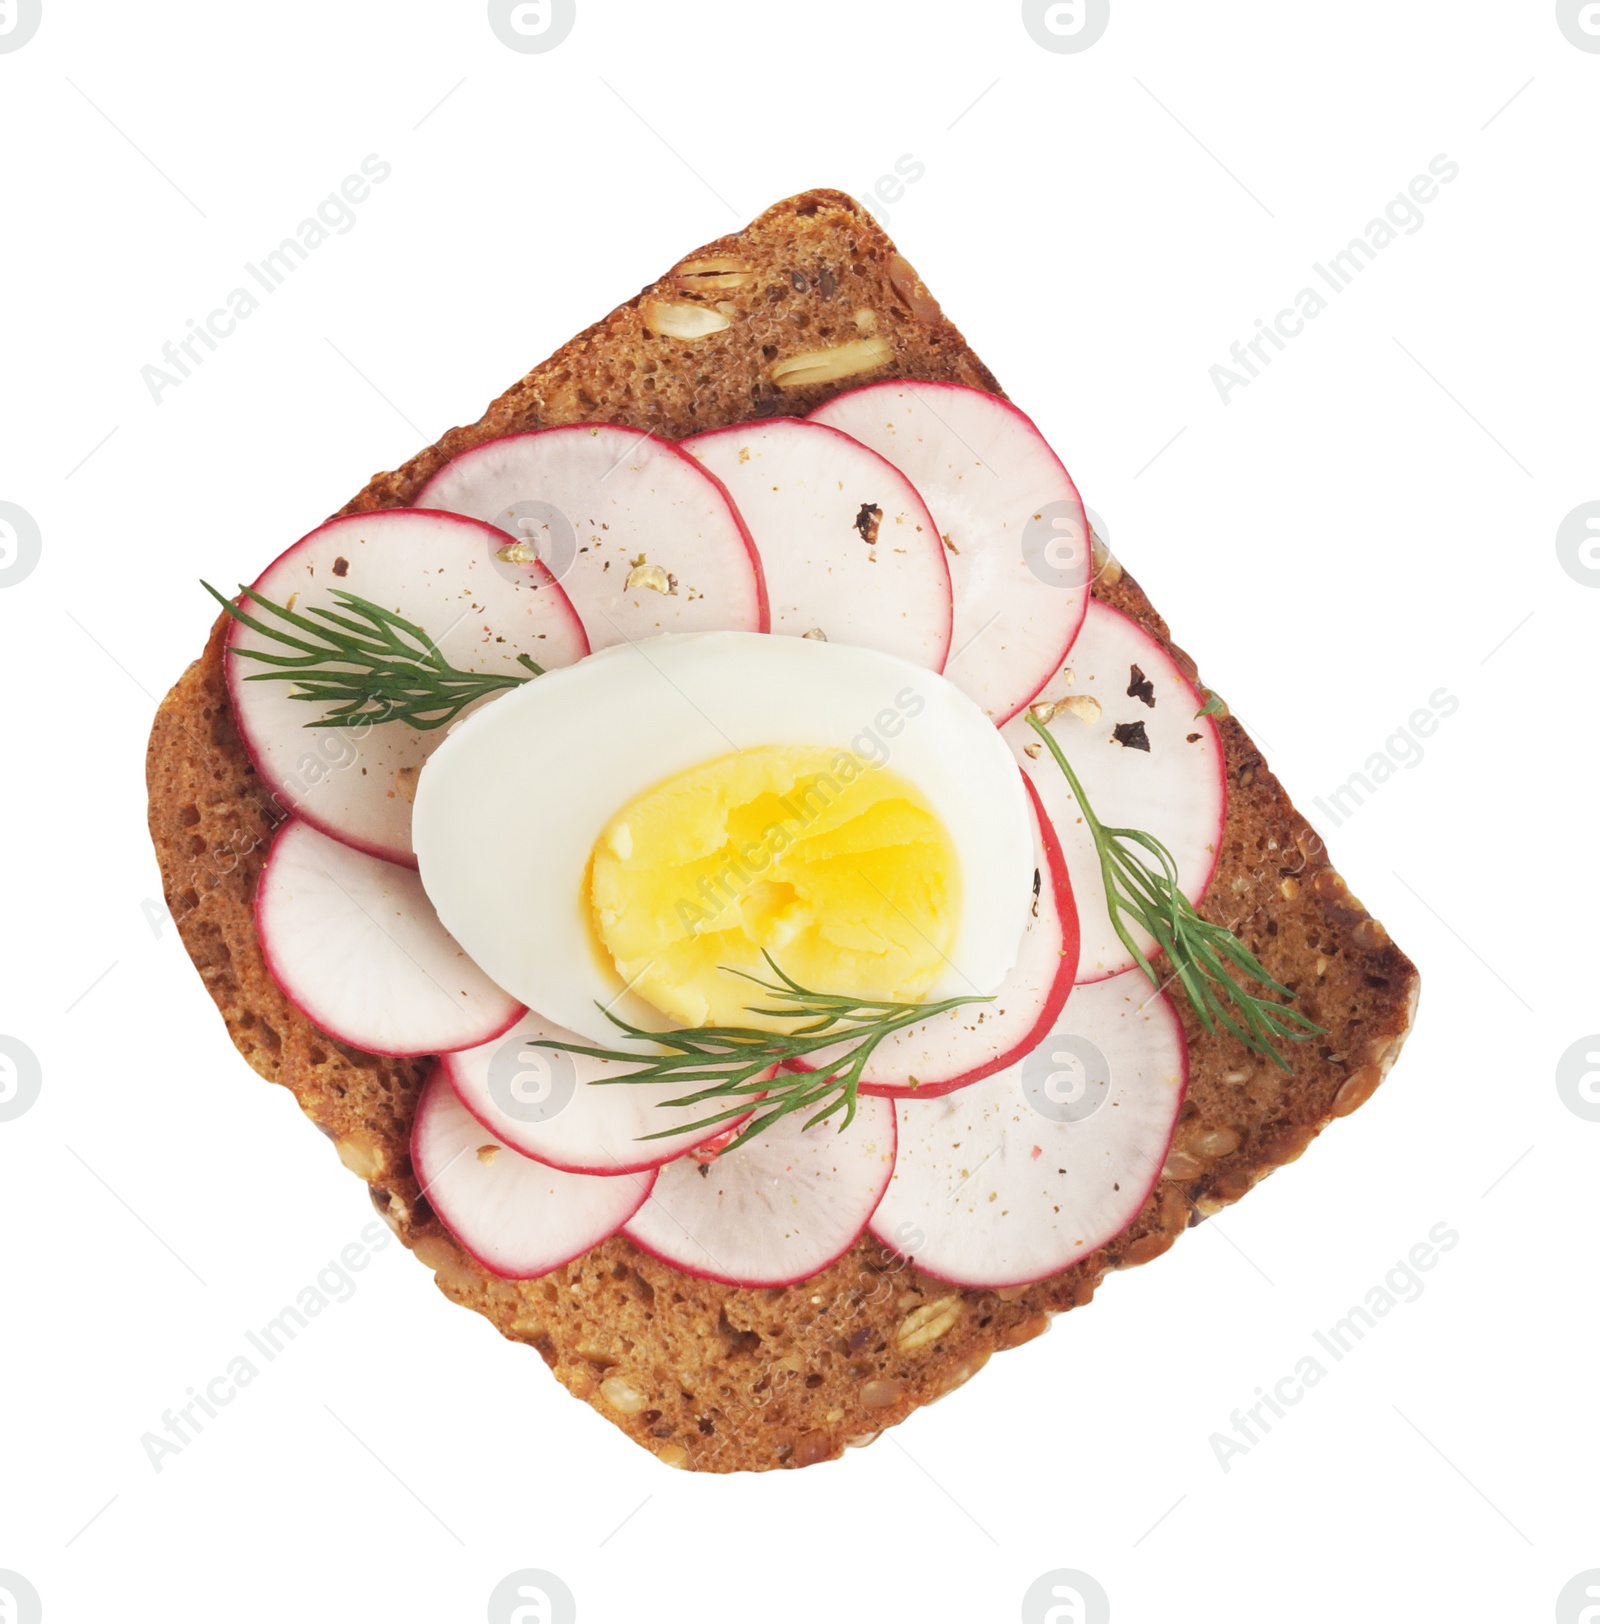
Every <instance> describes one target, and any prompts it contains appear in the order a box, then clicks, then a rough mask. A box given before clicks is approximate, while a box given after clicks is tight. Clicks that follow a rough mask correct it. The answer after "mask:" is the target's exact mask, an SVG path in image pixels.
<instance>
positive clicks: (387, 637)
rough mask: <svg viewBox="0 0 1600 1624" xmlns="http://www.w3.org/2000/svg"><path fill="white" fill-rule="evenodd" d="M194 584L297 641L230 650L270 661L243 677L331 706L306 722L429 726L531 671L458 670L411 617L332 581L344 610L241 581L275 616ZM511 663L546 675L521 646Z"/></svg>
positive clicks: (263, 627) (246, 619)
mask: <svg viewBox="0 0 1600 1624" xmlns="http://www.w3.org/2000/svg"><path fill="white" fill-rule="evenodd" d="M200 584H201V585H202V586H203V587H204V588H205V589H206V591H207V592H209V593H210V594H211V596H212V597H213V598H215V599H216V600H217V602H218V603H220V604H221V605H222V607H223V608H224V609H225V610H226V611H227V612H228V613H229V614H230V615H232V616H233V618H234V619H235V620H237V621H238V622H239V623H240V624H241V625H243V626H248V627H249V628H250V629H251V631H253V632H256V633H258V634H259V635H260V636H262V637H265V638H269V639H271V641H273V642H275V643H278V644H281V645H282V646H283V647H285V648H289V649H295V650H297V651H298V652H297V653H293V654H277V653H272V652H270V651H268V650H266V649H254V648H238V647H235V648H233V649H232V650H231V651H230V652H231V653H232V654H233V655H235V656H236V657H237V658H239V659H245V660H257V661H259V662H260V663H261V664H263V665H266V666H270V667H271V669H270V670H267V671H256V672H253V673H252V674H251V675H250V676H249V677H247V678H246V679H245V680H246V681H247V682H292V683H294V684H296V687H295V690H294V692H293V693H292V694H291V695H290V697H291V698H293V699H303V700H305V701H306V702H307V703H308V704H314V705H325V706H328V707H330V708H329V709H328V710H326V711H325V712H324V714H323V715H321V716H319V717H318V718H316V719H315V720H314V721H310V722H307V723H306V724H305V725H306V726H307V727H360V726H365V725H367V724H369V723H378V722H405V723H407V724H408V725H409V726H411V727H414V728H419V729H421V730H422V731H424V732H428V731H431V730H432V729H434V728H438V727H444V726H445V725H446V724H447V723H449V722H453V721H454V720H455V719H456V717H457V716H459V715H460V714H461V712H462V711H463V710H465V709H466V707H467V706H468V705H470V704H472V703H473V701H474V700H478V699H482V698H483V697H484V696H485V695H487V694H495V693H500V692H502V691H504V690H505V689H507V688H517V687H520V686H521V685H522V684H523V683H524V682H527V681H528V680H529V678H528V677H519V676H515V675H512V674H511V673H509V672H500V673H493V672H488V671H458V670H457V669H456V667H455V666H453V665H451V663H450V662H449V661H448V660H447V659H446V658H445V657H444V655H443V653H441V652H440V649H439V646H438V644H436V643H435V642H434V640H433V639H432V638H431V637H429V635H428V634H427V632H425V631H424V630H423V629H422V627H420V626H418V625H417V624H416V623H415V622H413V621H410V620H406V619H404V618H402V617H401V616H400V615H397V614H394V613H392V612H391V611H390V610H388V609H383V608H380V607H379V606H378V605H377V604H375V603H373V602H371V601H370V600H369V599H367V598H361V597H357V596H356V594H355V593H353V592H345V591H343V590H342V589H340V588H337V587H335V588H334V589H333V598H334V602H335V604H336V605H337V610H338V611H343V613H339V612H337V611H336V610H334V609H324V608H320V607H318V606H315V605H313V606H311V607H309V608H307V610H306V611H305V613H304V614H297V613H295V611H294V610H293V609H290V608H288V607H286V606H285V605H283V604H279V603H274V602H272V600H271V599H270V598H267V597H264V596H263V595H262V594H261V593H259V592H257V591H256V590H255V588H254V587H248V586H241V587H240V588H239V591H240V593H241V594H242V595H243V596H244V597H246V598H248V599H249V600H250V602H251V603H253V604H255V605H256V606H257V607H258V608H259V609H261V610H263V611H265V612H266V613H267V614H268V615H270V616H272V617H273V619H272V620H270V621H269V620H263V619H253V618H252V617H251V616H249V615H247V614H246V613H245V612H244V610H243V609H242V608H241V607H240V606H239V604H237V603H235V602H233V601H232V600H231V599H228V598H225V597H223V595H222V594H221V593H220V592H218V591H217V589H216V588H215V587H214V586H212V585H211V583H210V582H209V581H202V582H201V583H200ZM288 627H293V628H294V631H292V632H291V631H289V630H288V629H287V628H288ZM296 633H298V634H299V635H298V636H297V635H295V634H296ZM517 663H518V664H519V665H522V666H525V667H526V668H527V669H528V671H529V673H530V675H531V676H534V677H541V676H543V675H544V668H543V667H542V666H539V665H536V664H535V663H534V662H533V661H532V660H530V659H529V658H528V656H527V655H526V654H519V655H518V656H517Z"/></svg>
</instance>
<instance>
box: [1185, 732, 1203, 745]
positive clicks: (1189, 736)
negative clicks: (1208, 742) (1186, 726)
mask: <svg viewBox="0 0 1600 1624" xmlns="http://www.w3.org/2000/svg"><path fill="white" fill-rule="evenodd" d="M1183 738H1184V743H1185V744H1198V743H1199V742H1200V735H1199V734H1198V733H1186V734H1184V736H1183Z"/></svg>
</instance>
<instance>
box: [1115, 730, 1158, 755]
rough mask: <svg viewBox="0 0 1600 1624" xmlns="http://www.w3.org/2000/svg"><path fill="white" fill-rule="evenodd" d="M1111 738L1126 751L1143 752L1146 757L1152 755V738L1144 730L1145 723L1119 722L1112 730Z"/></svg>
mask: <svg viewBox="0 0 1600 1624" xmlns="http://www.w3.org/2000/svg"><path fill="white" fill-rule="evenodd" d="M1111 737H1112V738H1114V739H1115V740H1116V741H1117V743H1118V744H1120V745H1121V746H1122V748H1123V749H1124V750H1143V751H1144V752H1145V754H1146V755H1148V754H1149V753H1150V737H1149V735H1148V734H1147V733H1146V732H1145V730H1144V723H1143V722H1118V723H1117V725H1116V726H1115V727H1114V728H1112V730H1111Z"/></svg>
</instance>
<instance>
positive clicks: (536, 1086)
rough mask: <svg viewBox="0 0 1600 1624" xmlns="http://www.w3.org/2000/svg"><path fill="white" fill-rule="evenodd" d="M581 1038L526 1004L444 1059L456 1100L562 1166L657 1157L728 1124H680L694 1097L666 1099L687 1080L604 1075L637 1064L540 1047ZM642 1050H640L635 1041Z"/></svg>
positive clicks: (603, 1169)
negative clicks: (511, 1019)
mask: <svg viewBox="0 0 1600 1624" xmlns="http://www.w3.org/2000/svg"><path fill="white" fill-rule="evenodd" d="M552 1041H555V1042H562V1043H580V1044H581V1043H583V1042H585V1041H586V1040H585V1039H583V1038H580V1037H578V1036H577V1035H576V1034H575V1033H572V1032H569V1031H567V1030H566V1029H565V1028H564V1027H560V1026H556V1025H555V1024H554V1023H552V1022H550V1021H546V1020H545V1019H544V1018H543V1017H542V1016H539V1015H535V1014H534V1013H533V1012H532V1011H531V1010H530V1011H529V1012H528V1013H527V1014H526V1015H524V1016H523V1017H522V1019H521V1020H519V1021H518V1022H517V1023H516V1026H515V1027H514V1028H513V1030H512V1031H510V1032H509V1033H507V1034H506V1035H505V1036H504V1037H500V1038H496V1039H495V1040H494V1041H493V1042H492V1043H485V1044H482V1045H480V1046H479V1047H478V1048H476V1049H464V1050H461V1051H460V1052H459V1053H456V1054H449V1055H446V1056H445V1057H444V1059H443V1062H442V1064H443V1067H444V1072H445V1075H446V1076H447V1077H448V1078H449V1079H450V1083H451V1086H452V1087H453V1088H454V1089H455V1091H456V1093H457V1095H458V1096H459V1097H460V1099H461V1103H462V1104H463V1105H465V1106H466V1108H467V1109H468V1110H469V1111H470V1112H471V1113H472V1114H473V1115H474V1116H475V1117H476V1118H477V1119H478V1120H479V1121H480V1122H481V1123H483V1125H484V1126H485V1127H486V1128H489V1129H490V1130H491V1131H492V1132H493V1133H494V1134H495V1135H496V1136H497V1137H498V1138H499V1139H501V1140H503V1141H504V1142H505V1143H506V1144H508V1145H510V1146H511V1147H512V1148H513V1149H514V1150H517V1151H519V1152H521V1154H522V1155H524V1156H531V1157H533V1159H534V1160H535V1161H540V1162H544V1163H546V1164H548V1165H549V1166H551V1167H559V1168H564V1169H565V1170H566V1171H567V1172H569V1173H627V1172H637V1171H639V1170H641V1169H644V1168H650V1167H658V1166H660V1164H661V1163H662V1162H669V1161H671V1160H672V1159H673V1158H674V1157H676V1156H681V1155H683V1154H684V1153H685V1152H686V1151H689V1150H692V1149H694V1148H695V1146H697V1145H702V1144H704V1143H705V1142H706V1141H707V1140H708V1139H712V1138H715V1137H716V1135H717V1134H719V1133H722V1132H723V1131H724V1130H725V1128H726V1127H727V1126H729V1125H728V1124H722V1125H719V1126H717V1127H711V1128H688V1127H686V1126H684V1127H683V1131H680V1132H677V1133H674V1134H672V1135H671V1137H670V1138H666V1139H655V1138H649V1137H647V1136H648V1135H653V1134H657V1133H660V1132H662V1131H663V1130H665V1129H669V1128H672V1127H674V1126H680V1125H686V1124H689V1123H693V1122H698V1121H700V1119H701V1118H703V1117H704V1116H705V1114H706V1107H705V1106H703V1105H692V1106H676V1107H669V1106H668V1105H667V1104H666V1102H667V1101H668V1100H673V1099H678V1098H680V1097H681V1096H683V1095H684V1094H690V1093H693V1092H694V1091H695V1089H696V1087H698V1086H699V1085H697V1084H692V1083H608V1082H607V1079H608V1078H616V1077H622V1076H626V1075H627V1073H628V1072H630V1071H633V1070H635V1069H636V1067H635V1066H634V1065H631V1064H630V1065H624V1064H622V1063H621V1062H618V1061H609V1060H594V1059H590V1058H589V1057H588V1056H586V1055H576V1054H568V1053H567V1052H566V1051H565V1050H561V1049H551V1048H549V1047H547V1045H548V1044H549V1043H551V1042H552ZM640 1058H641V1060H643V1059H644V1058H646V1056H645V1054H644V1052H643V1051H641V1056H640Z"/></svg>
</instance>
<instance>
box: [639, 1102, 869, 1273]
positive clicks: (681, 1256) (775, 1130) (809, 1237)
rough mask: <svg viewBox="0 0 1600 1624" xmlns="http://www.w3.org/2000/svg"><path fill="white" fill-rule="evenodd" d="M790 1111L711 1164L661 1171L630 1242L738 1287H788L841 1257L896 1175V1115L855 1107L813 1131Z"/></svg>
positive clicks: (684, 1163)
mask: <svg viewBox="0 0 1600 1624" xmlns="http://www.w3.org/2000/svg"><path fill="white" fill-rule="evenodd" d="M808 1115H809V1113H807V1112H804V1111H793V1112H791V1113H790V1114H789V1115H788V1116H786V1117H784V1118H783V1119H782V1120H781V1121H779V1122H777V1123H776V1124H774V1125H773V1126H772V1127H770V1128H768V1129H766V1130H765V1131H764V1132H762V1133H760V1134H758V1135H757V1136H756V1137H755V1138H754V1139H753V1140H751V1141H750V1142H749V1143H748V1144H743V1145H735V1146H734V1147H733V1148H731V1149H729V1150H727V1151H726V1152H724V1153H723V1154H722V1155H720V1156H717V1157H716V1158H715V1159H713V1160H711V1161H701V1160H697V1159H696V1158H695V1157H693V1156H686V1157H683V1158H680V1159H679V1160H678V1161H675V1162H669V1163H668V1164H667V1165H666V1166H665V1167H663V1168H662V1169H661V1174H660V1177H659V1178H658V1179H657V1180H656V1186H655V1189H654V1190H652V1191H651V1193H650V1199H649V1200H648V1201H646V1202H645V1204H644V1205H643V1206H642V1207H640V1209H639V1210H638V1212H637V1213H635V1214H634V1216H633V1217H632V1218H631V1219H629V1221H628V1224H627V1226H626V1228H625V1229H624V1231H623V1233H624V1234H626V1235H627V1237H628V1239H629V1240H631V1241H632V1242H633V1243H634V1245H635V1246H638V1247H640V1248H642V1249H643V1250H644V1251H646V1252H649V1253H650V1254H652V1256H654V1257H658V1258H660V1259H661V1261H662V1262H663V1263H670V1264H671V1265H672V1266H673V1267H674V1268H675V1269H681V1270H682V1271H683V1272H684V1273H685V1274H693V1275H699V1276H701V1277H703V1278H705V1279H707V1280H720V1281H722V1282H723V1283H724V1284H726V1285H731V1286H786V1285H792V1284H793V1283H794V1282H795V1281H797V1280H806V1279H809V1278H810V1276H812V1275H814V1274H816V1273H817V1272H818V1270H820V1269H825V1268H827V1266H828V1265H829V1264H830V1263H832V1262H834V1261H835V1260H836V1259H838V1258H840V1257H842V1256H843V1255H844V1254H845V1253H846V1252H847V1251H849V1249H850V1248H851V1247H852V1246H853V1245H854V1244H855V1243H856V1241H857V1240H858V1239H859V1238H860V1237H861V1234H862V1231H863V1230H864V1229H865V1228H866V1225H867V1220H868V1218H870V1217H871V1216H872V1210H873V1208H874V1207H876V1206H877V1204H878V1201H879V1199H880V1198H881V1197H882V1195H883V1191H884V1186H885V1185H886V1184H887V1183H888V1180H889V1175H890V1174H891V1173H892V1172H893V1170H894V1146H895V1129H894V1107H893V1106H892V1105H890V1104H889V1102H888V1101H887V1100H874V1099H862V1100H860V1101H858V1102H857V1109H856V1117H855V1121H854V1122H852V1123H851V1124H850V1126H849V1127H848V1128H846V1129H844V1130H843V1131H842V1132H840V1131H839V1130H838V1121H839V1119H838V1117H833V1118H831V1119H830V1120H829V1121H827V1122H825V1123H820V1124H818V1126H816V1127H814V1128H810V1129H806V1128H803V1127H802V1124H803V1123H804V1122H805V1120H806V1118H807V1116H808Z"/></svg>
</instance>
